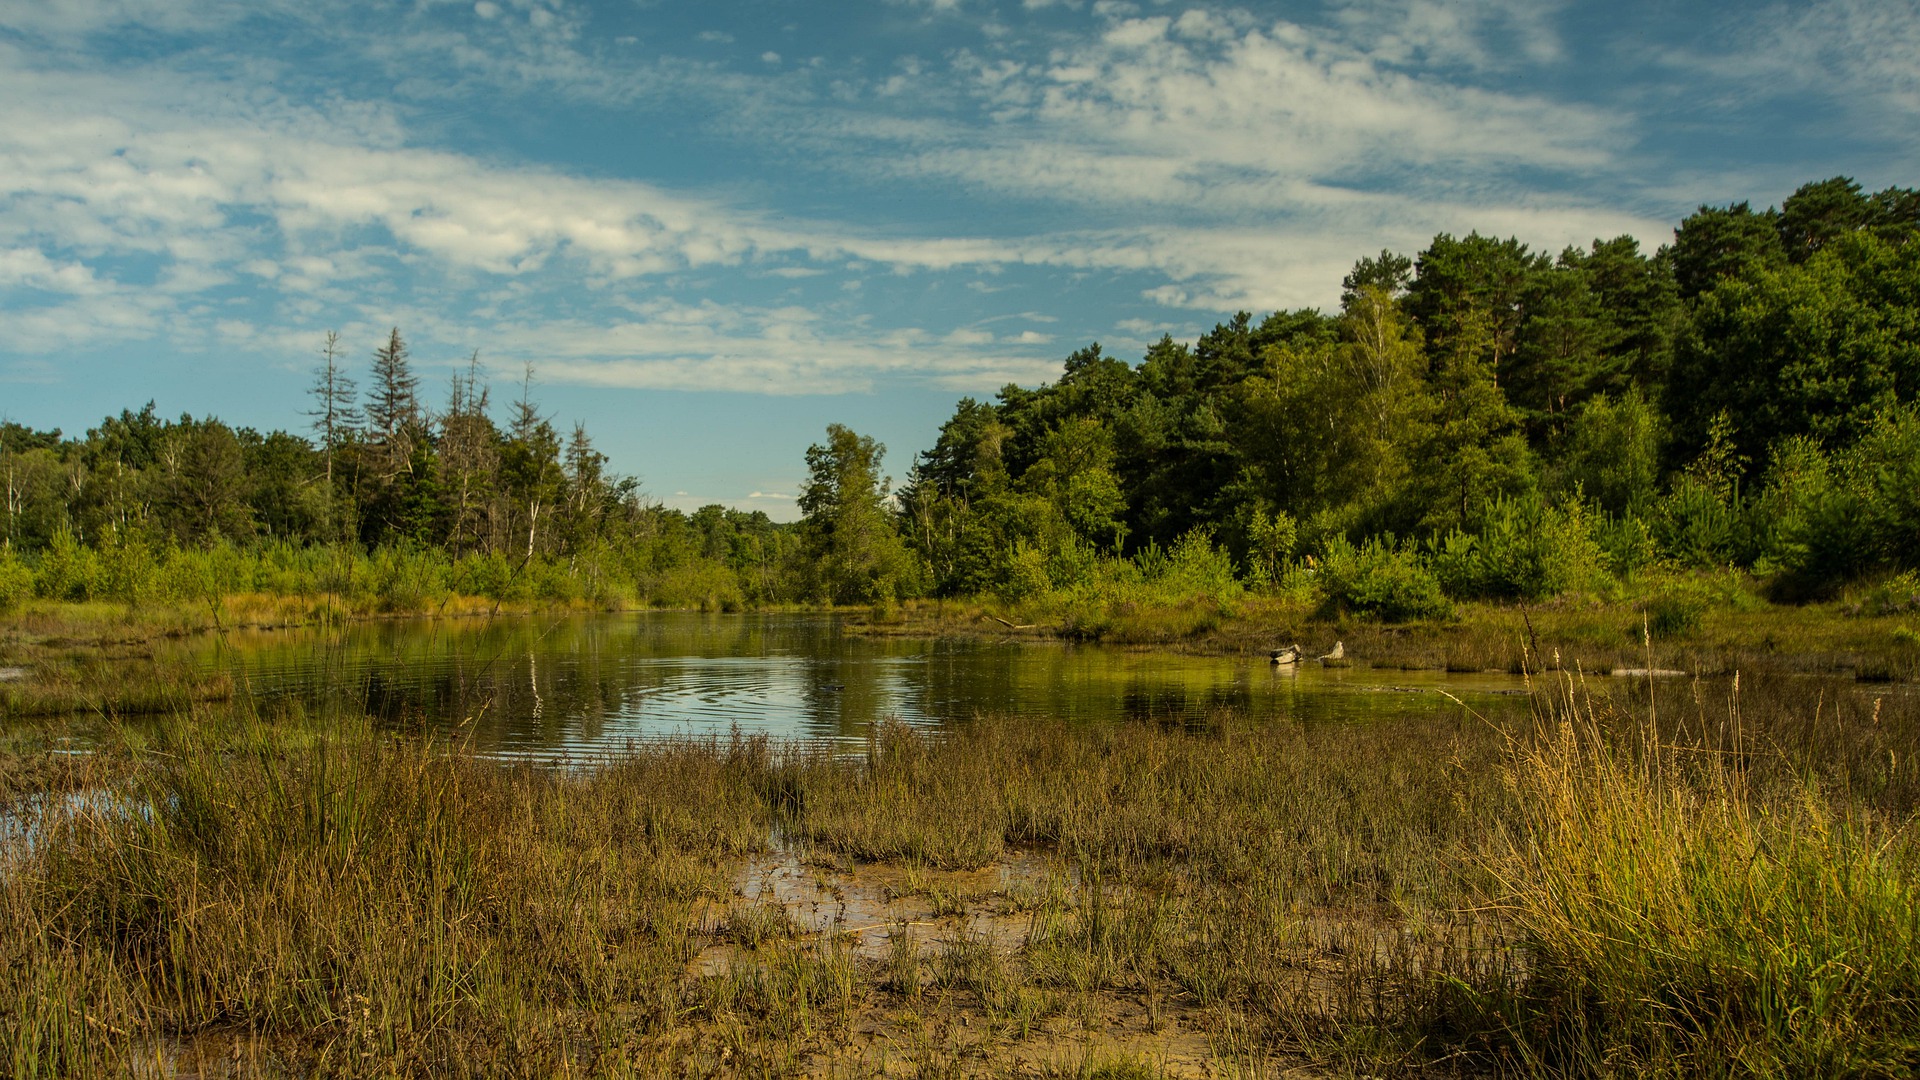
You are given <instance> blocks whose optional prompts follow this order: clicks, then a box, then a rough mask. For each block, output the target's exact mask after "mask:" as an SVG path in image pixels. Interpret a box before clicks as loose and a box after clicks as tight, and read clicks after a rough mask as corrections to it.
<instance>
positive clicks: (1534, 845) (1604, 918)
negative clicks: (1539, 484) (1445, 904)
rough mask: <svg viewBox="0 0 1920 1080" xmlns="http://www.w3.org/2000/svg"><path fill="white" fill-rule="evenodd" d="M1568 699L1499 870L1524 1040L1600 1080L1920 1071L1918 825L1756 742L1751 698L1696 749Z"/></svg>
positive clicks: (1536, 762)
mask: <svg viewBox="0 0 1920 1080" xmlns="http://www.w3.org/2000/svg"><path fill="white" fill-rule="evenodd" d="M1558 689H1559V693H1557V694H1555V695H1554V696H1553V697H1552V698H1550V699H1548V715H1549V718H1550V719H1551V721H1552V726H1551V728H1550V729H1549V730H1548V732H1547V733H1546V734H1545V735H1544V736H1543V737H1542V738H1541V739H1539V740H1538V741H1536V742H1533V743H1531V744H1529V745H1527V746H1525V747H1524V748H1522V749H1520V750H1519V751H1518V752H1517V754H1516V758H1515V761H1514V763H1513V776H1514V782H1515V785H1516V787H1517V789H1518V791H1519V792H1520V794H1521V799H1520V805H1521V807H1522V808H1523V813H1522V821H1523V823H1524V828H1522V829H1521V830H1519V831H1518V832H1516V833H1513V834H1511V836H1510V837H1509V838H1508V839H1507V841H1506V843H1505V844H1504V845H1503V846H1500V847H1498V848H1496V855H1495V857H1494V859H1493V865H1494V868H1495V872H1496V874H1497V876H1498V878H1499V880H1500V882H1501V885H1502V896H1503V897H1504V900H1505V902H1506V904H1507V905H1508V910H1509V912H1510V914H1511V916H1512V918H1513V920H1514V922H1515V925H1516V926H1517V927H1518V928H1519V929H1520V930H1521V931H1522V932H1523V933H1524V934H1525V936H1526V940H1527V942H1528V945H1529V962H1530V967H1531V972H1530V978H1529V980H1528V982H1527V985H1526V987H1525V991H1524V995H1523V997H1522V999H1521V1000H1520V1001H1519V1002H1518V1003H1517V1008H1516V1012H1515V1015H1514V1018H1513V1024H1512V1031H1513V1034H1514V1036H1515V1039H1516V1044H1517V1046H1518V1047H1519V1048H1520V1049H1522V1050H1523V1051H1524V1052H1525V1053H1526V1054H1527V1055H1528V1056H1529V1057H1530V1058H1532V1059H1534V1060H1535V1061H1537V1062H1538V1063H1540V1064H1541V1065H1543V1066H1546V1067H1551V1068H1554V1069H1565V1070H1569V1071H1574V1072H1578V1073H1582V1074H1589V1075H1621V1076H1624V1075H1649V1074H1650V1075H1658V1076H1781V1077H1787V1076H1888V1077H1892V1076H1910V1075H1912V1074H1913V1073H1914V1071H1915V1069H1916V1068H1920V908H1917V907H1916V906H1915V900H1916V898H1917V897H1916V885H1920V849H1916V846H1915V843H1914V840H1913V837H1912V836H1911V834H1910V830H1909V829H1908V828H1907V823H1908V822H1909V821H1910V815H1909V814H1893V815H1889V814H1887V813H1885V812H1883V811H1881V810H1879V809H1877V808H1875V807H1873V806H1870V805H1865V804H1863V802H1862V801H1861V800H1859V799H1857V798H1854V797H1851V795H1852V793H1849V792H1846V791H1844V790H1835V787H1834V785H1832V784H1831V783H1830V782H1823V781H1822V780H1821V779H1820V778H1819V777H1818V776H1817V775H1816V774H1814V773H1812V772H1811V771H1808V770H1806V769H1804V768H1803V767H1796V765H1795V763H1794V762H1792V761H1791V760H1790V758H1785V756H1784V755H1782V753H1781V752H1780V750H1779V749H1777V748H1770V747H1768V746H1766V744H1765V743H1763V742H1760V743H1755V742H1754V741H1752V737H1751V736H1750V735H1749V734H1748V733H1747V732H1745V731H1744V730H1743V729H1742V727H1741V725H1740V723H1739V720H1740V717H1739V711H1738V703H1737V700H1736V701H1734V702H1733V703H1732V709H1731V712H1732V719H1733V724H1732V725H1731V726H1730V727H1727V728H1720V729H1708V730H1703V731H1701V732H1699V733H1698V734H1697V735H1696V737H1694V738H1691V739H1687V738H1684V737H1683V738H1675V737H1674V736H1672V735H1670V734H1669V733H1667V732H1665V731H1663V730H1662V729H1661V727H1660V726H1659V725H1658V724H1656V723H1655V721H1654V717H1653V716H1652V715H1651V714H1647V713H1642V714H1640V715H1639V716H1630V715H1622V713H1621V712H1620V710H1618V709H1617V708H1616V707H1614V706H1612V705H1611V704H1610V703H1603V702H1596V701H1595V700H1594V699H1593V698H1592V697H1591V696H1584V695H1581V694H1579V693H1577V692H1576V691H1575V689H1574V684H1573V683H1572V682H1571V681H1566V682H1563V683H1562V684H1561V686H1560V687H1559V688H1558ZM1735 693H1736V694H1737V693H1738V691H1737V688H1736V691H1735ZM1876 719H1878V718H1877V717H1876ZM1756 754H1759V755H1764V756H1769V757H1774V758H1776V759H1782V760H1777V761H1776V762H1773V763H1771V764H1774V765H1776V766H1784V768H1779V767H1776V768H1774V769H1762V768H1756V767H1755V765H1754V764H1753V762H1752V757H1753V755H1756ZM1768 772H1772V773H1775V774H1776V775H1773V776H1771V777H1767V776H1765V774H1766V773H1768Z"/></svg>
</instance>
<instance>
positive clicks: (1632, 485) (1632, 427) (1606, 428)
mask: <svg viewBox="0 0 1920 1080" xmlns="http://www.w3.org/2000/svg"><path fill="white" fill-rule="evenodd" d="M1661 442H1662V435H1661V431H1660V417H1659V414H1658V413H1657V412H1656V411H1655V410H1654V408H1653V405H1652V404H1651V403H1649V402H1648V401H1647V399H1646V397H1645V395H1643V394H1641V393H1640V392H1639V391H1638V390H1629V391H1628V392H1627V393H1625V394H1624V395H1622V396H1621V397H1619V398H1617V399H1616V398H1612V397H1609V396H1608V395H1606V394H1601V395H1599V396H1597V397H1595V398H1593V399H1592V400H1591V401H1588V402H1587V403H1586V405H1585V407H1583V408H1582V409H1581V410H1580V411H1579V412H1578V413H1576V414H1575V415H1574V417H1573V420H1572V422H1571V423H1570V424H1569V426H1568V430H1567V433H1566V436H1565V438H1564V440H1563V442H1562V445H1561V450H1560V453H1559V454H1557V455H1555V458H1554V463H1553V470H1554V475H1555V478H1556V481H1557V484H1556V486H1557V487H1558V489H1559V490H1560V491H1562V492H1575V491H1578V492H1581V493H1582V494H1584V495H1585V497H1587V498H1589V499H1591V500H1593V503H1594V505H1596V506H1597V507H1599V508H1600V510H1601V511H1602V512H1604V513H1608V514H1618V515H1632V516H1635V517H1639V516H1643V515H1644V514H1646V512H1647V510H1648V508H1649V507H1650V506H1651V505H1652V503H1653V500H1654V497H1655V494H1656V492H1657V491H1658V484H1659V478H1660V455H1661V449H1662V448H1661Z"/></svg>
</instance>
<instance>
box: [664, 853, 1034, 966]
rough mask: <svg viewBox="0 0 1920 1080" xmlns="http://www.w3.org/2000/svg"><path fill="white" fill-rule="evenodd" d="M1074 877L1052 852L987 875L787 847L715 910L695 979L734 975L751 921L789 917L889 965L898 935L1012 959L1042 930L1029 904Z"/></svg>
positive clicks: (743, 876)
mask: <svg viewBox="0 0 1920 1080" xmlns="http://www.w3.org/2000/svg"><path fill="white" fill-rule="evenodd" d="M1056 880H1057V881H1059V882H1062V883H1064V882H1066V881H1068V880H1069V875H1068V874H1067V872H1066V871H1065V869H1064V868H1062V867H1061V866H1060V865H1059V864H1058V863H1057V862H1056V861H1055V860H1054V859H1053V858H1052V857H1051V856H1050V855H1048V854H1046V853H1043V852H1038V851H1028V850H1018V849H1014V850H1009V851H1007V852H1006V853H1004V854H1003V855H1002V857H1001V859H1000V861H998V862H996V863H994V864H993V865H991V866H985V867H982V868H980V869H978V870H932V869H925V868H922V867H916V866H902V865H899V864H894V863H860V864H857V865H855V864H853V863H851V862H849V861H847V860H844V859H839V858H836V857H834V856H832V855H831V854H827V853H823V852H819V851H817V850H810V849H807V848H803V847H800V846H795V845H781V846H779V847H776V848H775V849H774V850H773V851H771V852H769V853H767V854H764V855H759V856H756V857H754V858H752V859H750V860H748V862H747V864H746V865H745V866H744V867H742V868H741V870H740V873H739V874H738V875H736V876H735V878H734V883H733V893H734V895H733V898H732V901H731V902H730V903H729V904H727V905H726V906H725V907H724V908H720V909H718V910H710V911H708V912H706V913H705V914H704V916H703V918H702V920H701V922H702V924H703V925H702V929H703V930H704V931H705V932H707V933H708V934H711V935H713V936H715V937H723V938H725V939H726V940H720V941H715V942H714V943H713V944H710V945H708V946H707V947H706V948H704V949H702V950H701V951H700V953H699V955H697V956H696V957H695V958H694V960H693V962H692V964H690V965H689V968H688V970H689V973H690V974H692V975H694V976H696V977H706V976H711V975H722V974H725V973H726V972H727V970H728V968H729V967H731V966H732V965H733V964H734V963H736V962H738V961H739V960H741V959H743V958H745V957H747V956H748V955H749V954H750V953H751V951H752V950H751V948H749V947H748V946H747V945H745V944H743V942H742V941H741V940H740V939H741V938H742V936H743V934H742V932H741V927H742V926H744V925H746V923H747V922H748V921H754V922H756V923H758V924H760V925H766V924H769V923H770V922H772V921H773V918H772V917H776V916H778V917H784V919H785V920H786V923H787V925H788V926H790V927H791V929H792V932H794V933H798V934H803V935H807V936H813V937H825V936H833V935H838V936H839V937H840V938H841V940H843V941H844V942H845V943H846V944H847V945H848V946H849V947H850V948H851V949H852V952H853V955H854V956H855V957H856V958H859V959H865V960H884V959H885V958H886V957H887V955H888V952H889V949H890V948H891V944H892V940H893V937H894V936H895V935H898V934H910V935H912V936H913V938H914V939H915V940H916V942H918V943H919V945H920V946H921V947H922V948H923V949H925V950H927V951H929V952H931V953H934V954H937V953H939V952H941V951H944V950H945V948H946V947H948V946H949V945H951V944H952V943H954V942H956V941H967V942H985V943H986V944H987V945H989V946H990V947H992V948H993V949H994V950H996V951H998V952H1003V953H1012V952H1014V951H1015V950H1017V949H1018V948H1019V947H1020V946H1021V945H1023V944H1024V943H1025V942H1026V940H1027V935H1028V932H1029V931H1030V929H1031V928H1032V916H1031V914H1030V911H1029V909H1030V908H1031V906H1032V904H1031V903H1030V902H1028V899H1029V898H1037V897H1039V896H1040V895H1042V894H1043V893H1044V892H1045V890H1046V889H1047V888H1048V885H1049V882H1052V881H1056Z"/></svg>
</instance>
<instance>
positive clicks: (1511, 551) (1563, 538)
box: [1433, 495, 1607, 600]
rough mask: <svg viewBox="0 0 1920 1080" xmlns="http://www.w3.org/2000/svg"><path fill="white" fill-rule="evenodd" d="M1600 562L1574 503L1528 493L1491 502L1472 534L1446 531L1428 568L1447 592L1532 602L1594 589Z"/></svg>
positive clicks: (1602, 573)
mask: <svg viewBox="0 0 1920 1080" xmlns="http://www.w3.org/2000/svg"><path fill="white" fill-rule="evenodd" d="M1606 563H1607V555H1606V552H1605V551H1603V550H1602V549H1601V547H1600V544H1599V542H1598V541H1596V540H1595V539H1594V535H1593V525H1592V521H1591V519H1590V518H1589V516H1588V514H1587V512H1586V510H1585V509H1584V508H1583V507H1582V506H1581V505H1580V503H1579V502H1577V501H1569V502H1567V503H1566V504H1564V505H1562V506H1552V505H1549V504H1548V503H1547V502H1546V501H1545V500H1543V499H1541V498H1540V497H1539V496H1537V495H1528V496H1525V497H1522V498H1517V499H1508V498H1502V499H1499V500H1498V501H1496V502H1495V503H1494V504H1493V505H1492V506H1490V507H1489V508H1488V509H1487V511H1486V513H1485V515H1484V517H1483V520H1482V522H1481V526H1480V530H1479V532H1478V533H1477V534H1475V535H1467V534H1464V533H1461V532H1459V531H1458V530H1455V531H1454V532H1452V533H1450V534H1448V536H1447V537H1446V539H1445V540H1444V541H1442V543H1441V544H1440V545H1439V547H1438V548H1437V549H1436V550H1435V553H1434V559H1433V568H1434V573H1435V574H1436V575H1437V576H1438V577H1439V579H1440V583H1441V585H1442V587H1443V588H1444V589H1445V590H1446V592H1447V594H1448V595H1449V596H1457V597H1463V598H1465V597H1496V598H1501V599H1527V600H1537V599H1541V598H1544V597H1549V596H1557V595H1559V594H1560V593H1564V592H1572V591H1575V590H1579V589H1590V588H1594V587H1597V586H1598V585H1599V584H1600V583H1601V582H1602V581H1603V580H1604V579H1605V577H1606Z"/></svg>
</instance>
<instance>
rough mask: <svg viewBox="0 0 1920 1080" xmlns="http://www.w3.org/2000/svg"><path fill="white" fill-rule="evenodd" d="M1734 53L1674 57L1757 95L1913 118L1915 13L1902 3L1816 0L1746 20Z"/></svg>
mask: <svg viewBox="0 0 1920 1080" xmlns="http://www.w3.org/2000/svg"><path fill="white" fill-rule="evenodd" d="M1732 31H1733V32H1732V34H1731V35H1730V37H1731V39H1732V41H1733V42H1734V43H1735V45H1736V48H1734V49H1733V50H1731V51H1729V52H1727V53H1724V54H1720V55H1717V56H1702V55H1699V54H1693V53H1689V54H1678V55H1676V56H1675V60H1676V62H1679V63H1692V64H1703V65H1708V66H1710V67H1711V68H1713V69H1714V70H1716V71H1718V72H1719V73H1721V74H1723V75H1728V76H1732V77H1735V78H1738V79H1742V80H1745V81H1748V82H1749V83H1750V84H1752V85H1753V86H1755V87H1756V88H1757V89H1759V90H1760V91H1761V92H1768V93H1781V92H1785V91H1789V90H1790V91H1792V92H1797V93H1807V92H1811V93H1815V94H1819V95H1821V96H1823V97H1829V98H1830V99H1832V100H1834V101H1836V102H1838V103H1839V104H1841V105H1843V106H1845V107H1847V108H1851V109H1863V110H1866V111H1868V112H1890V113H1893V114H1896V115H1898V116H1901V117H1904V118H1906V119H1907V120H1908V121H1909V122H1910V121H1911V119H1912V118H1913V117H1914V116H1916V115H1920V10H1917V9H1916V8H1915V6H1914V4H1913V3H1911V2H1910V0H1816V2H1815V3H1812V4H1808V5H1806V6H1804V7H1798V8H1795V7H1788V6H1785V5H1776V6H1773V7H1770V8H1767V9H1765V10H1763V11H1761V12H1757V13H1751V14H1748V15H1746V16H1744V17H1742V18H1740V19H1739V20H1738V22H1737V23H1735V24H1734V25H1733V27H1732Z"/></svg>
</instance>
